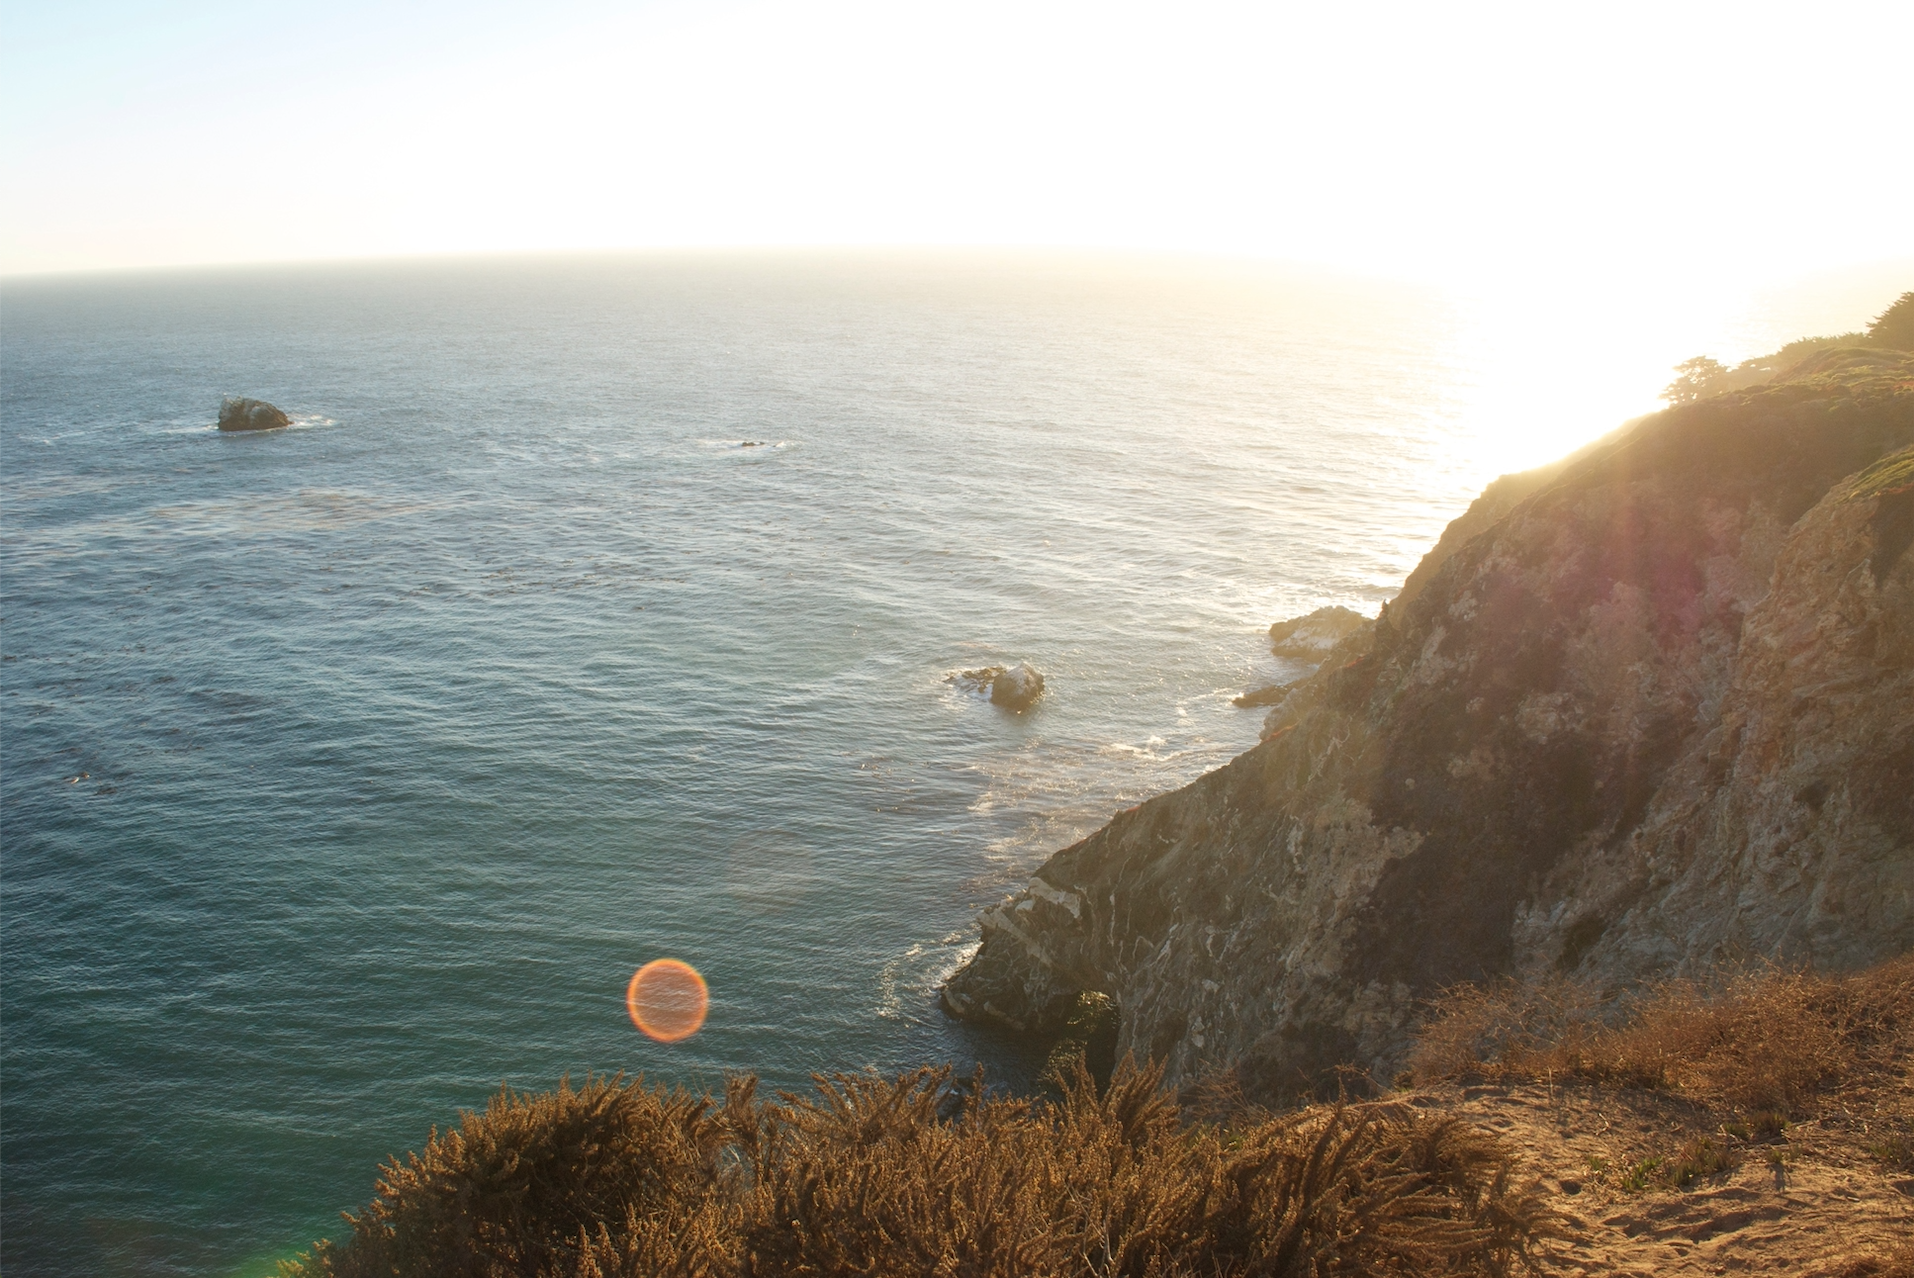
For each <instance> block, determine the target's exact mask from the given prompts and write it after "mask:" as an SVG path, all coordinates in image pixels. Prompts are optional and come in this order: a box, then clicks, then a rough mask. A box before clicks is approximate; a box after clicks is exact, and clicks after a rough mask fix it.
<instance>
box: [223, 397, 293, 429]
mask: <svg viewBox="0 0 1914 1278" xmlns="http://www.w3.org/2000/svg"><path fill="white" fill-rule="evenodd" d="M290 425H292V418H290V417H288V416H286V415H285V414H284V413H282V412H280V411H279V410H278V409H277V408H274V407H273V406H272V405H271V404H268V403H267V402H266V401H265V400H263V399H232V398H227V399H223V400H221V401H220V404H219V428H220V429H221V430H278V429H279V428H281V427H282V426H290Z"/></svg>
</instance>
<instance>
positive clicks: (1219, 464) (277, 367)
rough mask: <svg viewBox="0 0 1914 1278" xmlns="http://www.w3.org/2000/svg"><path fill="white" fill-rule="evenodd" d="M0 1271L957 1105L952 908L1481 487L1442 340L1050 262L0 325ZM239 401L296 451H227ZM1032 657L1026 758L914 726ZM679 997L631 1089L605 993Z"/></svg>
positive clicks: (1358, 592) (251, 1235)
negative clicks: (521, 1164)
mask: <svg viewBox="0 0 1914 1278" xmlns="http://www.w3.org/2000/svg"><path fill="white" fill-rule="evenodd" d="M4 308H5V309H4V328H3V330H0V332H3V334H4V341H3V347H4V421H3V423H0V450H3V453H0V460H3V461H4V468H3V469H4V486H3V487H0V502H3V505H0V521H3V522H0V574H3V575H0V587H3V589H4V615H3V617H0V733H3V735H0V787H3V788H0V798H3V800H4V810H3V812H0V838H3V839H4V851H3V855H4V861H3V862H0V951H3V953H0V979H3V980H4V1035H3V1038H0V1049H3V1050H4V1089H5V1090H4V1104H5V1108H4V1128H3V1130H4V1151H3V1162H4V1235H3V1236H4V1243H3V1245H4V1248H5V1257H4V1264H5V1269H6V1272H7V1273H8V1274H9V1275H18V1276H21V1278H25V1276H26V1275H40V1274H52V1275H109V1274H132V1275H148V1274H155V1275H157V1274H196V1275H219V1274H237V1273H244V1274H259V1273H266V1272H270V1270H271V1264H272V1260H273V1258H274V1257H276V1256H283V1255H287V1254H290V1253H291V1252H292V1251H293V1250H294V1249H295V1248H297V1247H299V1246H301V1245H304V1244H306V1243H308V1242H310V1241H311V1240H312V1239H313V1238H315V1237H319V1236H324V1235H327V1234H332V1233H336V1232H337V1230H338V1226H339V1221H338V1215H337V1213H338V1212H339V1211H340V1210H342V1209H347V1208H352V1207H355V1206H357V1205H359V1204H362V1203H363V1202H364V1201H365V1200H366V1198H367V1197H368V1196H369V1194H370V1192H371V1189H372V1182H373V1176H374V1172H375V1168H376V1165H377V1163H378V1161H379V1160H380V1159H382V1158H383V1157H385V1156H387V1155H389V1154H391V1153H394V1152H397V1151H401V1150H404V1149H406V1148H412V1147H416V1146H417V1145H418V1144H419V1143H420V1142H421V1141H422V1140H423V1139H424V1138H425V1136H426V1134H427V1131H428V1129H429V1128H430V1127H431V1126H432V1125H434V1124H438V1125H440V1126H443V1125H444V1124H446V1123H447V1122H449V1121H456V1114H457V1111H458V1110H459V1109H460V1108H461V1107H472V1106H482V1105H483V1104H484V1102H485V1100H486V1098H487V1097H488V1096H489V1095H490V1094H492V1093H493V1092H494V1091H495V1090H496V1089H497V1088H498V1087H499V1085H500V1084H501V1083H506V1084H510V1085H512V1086H514V1087H520V1088H546V1087H550V1086H552V1085H554V1084H556V1083H557V1082H558V1080H559V1079H560V1077H561V1076H563V1075H565V1074H566V1073H568V1072H569V1074H570V1075H571V1076H572V1078H573V1079H580V1078H583V1077H584V1076H585V1075H586V1074H587V1073H602V1072H618V1071H624V1072H626V1073H628V1074H639V1073H642V1074H644V1075H645V1076H646V1077H648V1078H655V1079H659V1080H664V1081H669V1082H674V1083H676V1082H682V1083H685V1084H688V1085H692V1086H698V1087H703V1086H708V1085H711V1084H713V1083H716V1082H718V1081H720V1080H721V1078H722V1076H723V1075H724V1073H725V1072H727V1071H734V1070H752V1071H757V1072H758V1073H760V1074H761V1075H762V1076H763V1077H764V1078H765V1079H766V1080H767V1082H768V1083H770V1084H772V1085H775V1086H778V1087H787V1088H796V1087H804V1086H807V1085H808V1084H807V1078H808V1076H809V1074H810V1073H811V1072H812V1071H831V1070H866V1069H875V1070H879V1071H891V1070H896V1069H899V1068H902V1067H905V1066H909V1065H913V1064H916V1063H920V1062H946V1061H950V1062H955V1063H956V1064H957V1065H958V1066H959V1067H960V1068H968V1067H969V1066H970V1065H972V1064H973V1063H976V1062H979V1061H981V1062H982V1063H983V1064H984V1065H985V1067H986V1069H987V1070H988V1071H989V1075H990V1077H992V1078H995V1079H997V1080H998V1081H1000V1082H1002V1083H1004V1084H1006V1085H1008V1086H1023V1085H1028V1083H1029V1081H1030V1077H1031V1072H1032V1069H1033V1061H1032V1060H1031V1059H1030V1057H1029V1054H1028V1049H1027V1048H1025V1047H1022V1046H1020V1045H1018V1044H1016V1043H1014V1042H1010V1041H1007V1040H1004V1039H1002V1038H999V1037H997V1036H994V1035H992V1034H989V1033H986V1032H982V1031H979V1030H976V1029H972V1028H969V1027H966V1026H964V1025H960V1024H957V1023H954V1022H952V1021H950V1020H949V1019H947V1018H946V1017H945V1016H944V1015H943V1014H942V1013H941V1012H940V1011H939V1010H938V1007H937V1005H936V988H937V985H938V982H939V981H940V980H941V978H943V977H944V976H945V975H946V974H947V973H949V972H950V971H951V970H952V969H953V968H954V966H955V965H956V964H957V963H959V962H960V961H961V960H962V958H963V957H964V956H965V955H966V954H967V953H968V952H969V949H970V947H972V946H974V945H975V943H976V931H975V927H974V924H973V923H972V917H973V914H974V912H975V911H976V909H977V908H978V907H979V906H980V905H983V904H987V903H990V902H992V901H994V900H996V899H997V898H998V897H999V896H1001V894H1003V893H1004V892H1005V891H1006V890H1008V889H1010V888H1011V887H1013V886H1014V885H1016V884H1017V883H1018V882H1019V881H1020V879H1021V878H1022V877H1023V876H1024V875H1027V874H1028V872H1029V871H1030V870H1031V869H1032V868H1034V866H1035V865H1036V864H1038V863H1039V862H1040V861H1041V860H1042V858H1043V857H1044V856H1045V855H1047V854H1048V853H1049V852H1051V851H1054V850H1055V849H1057V848H1059V847H1062V846H1064V845H1066V844H1068V843H1070V842H1071V841H1073V840H1075V839H1077V838H1079V837H1081V836H1082V835H1084V834H1086V833H1088V832H1089V831H1091V830H1092V829H1094V828H1095V827H1096V826H1097V825H1099V824H1101V823H1102V822H1103V821H1104V820H1106V819H1107V818H1108V817H1109V816H1110V815H1111V814H1112V813H1113V812H1114V811H1116V810H1117V809H1119V808H1122V807H1125V806H1127V805H1129V804H1132V803H1135V802H1137V801H1139V800H1140V799H1143V798H1145V797H1148V796H1150V795H1152V794H1156V793H1159V792H1161V791H1163V790H1166V789H1169V788H1172V787H1174V786H1177V785H1179V784H1181V783H1183V782H1186V781H1188V780H1190V779H1192V778H1194V777H1196V776H1197V775H1199V774H1201V773H1202V772H1204V771H1206V770H1208V769H1210V768H1213V767H1216V766H1217V765H1219V764H1221V763H1222V762H1224V761H1225V760H1226V759H1228V758H1229V757H1230V756H1232V755H1233V754H1235V753H1237V752H1239V751H1241V750H1243V749H1245V748H1247V747H1248V746H1250V745H1252V744H1253V743H1254V742H1255V740H1256V737H1257V729H1258V727H1259V720H1260V712H1258V711H1248V710H1240V709H1237V708H1235V707H1233V706H1232V705H1231V704H1230V699H1231V698H1232V697H1233V696H1235V695H1236V694H1238V693H1240V692H1241V691H1243V690H1244V689H1246V688H1249V687H1253V686H1257V685H1261V684H1266V683H1270V682H1273V681H1276V680H1280V679H1284V678H1288V677H1294V676H1295V675H1297V674H1299V673H1300V672H1301V671H1300V668H1299V667H1295V666H1290V665H1286V664H1285V663H1283V662H1282V661H1280V660H1278V659H1276V658H1274V657H1272V656H1271V655H1269V652H1268V645H1267V642H1266V640H1265V639H1264V637H1263V632H1264V630H1265V628H1266V627H1267V626H1268V625H1269V623H1270V622H1271V621H1274V620H1277V619H1279V618H1282V617H1285V616H1289V615H1294V614H1296V613H1298V612H1300V611H1304V610H1307V609H1310V608H1313V607H1316V606H1318V605H1321V604H1325V603H1340V604H1347V605H1349V606H1352V607H1355V608H1358V609H1361V610H1363V611H1365V612H1370V613H1373V612H1374V611H1375V609H1376V607H1377V606H1378V604H1379V603H1380V602H1381V601H1383V600H1384V599H1386V598H1387V597H1388V596H1389V595H1390V594H1391V593H1393V591H1394V590H1395V589H1396V588H1397V586H1398V585H1399V584H1400V582H1401V579H1402V577H1403V575H1404V574H1405V573H1406V572H1407V570H1408V569H1409V568H1410V567H1411V566H1412V565H1413V563H1414V560H1415V559H1416V557H1417V556H1418V555H1419V554H1420V553H1421V552H1422V551H1423V550H1425V549H1426V548H1427V547H1428V546H1429V545H1430V544H1431V543H1432V542H1433V541H1434V540H1435V538H1436V536H1437V535H1438V534H1439V532H1440V531H1441V528H1442V526H1443V524H1444V523H1445V522H1446V521H1447V520H1448V519H1450V518H1452V517H1453V516H1454V515H1456V514H1457V513H1459V512H1460V510H1461V509H1462V508H1463V507H1464V506H1465V505H1466V504H1467V502H1468V500H1469V499H1470V497H1471V496H1472V495H1473V494H1474V492H1475V491H1476V490H1477V489H1478V488H1479V486H1480V485H1481V483H1482V482H1483V481H1484V480H1485V479H1487V478H1489V477H1491V476H1492V475H1493V474H1495V473H1496V472H1497V470H1498V469H1501V468H1503V467H1499V466H1498V461H1499V459H1498V458H1497V457H1495V456H1493V455H1491V454H1490V452H1489V450H1486V449H1485V448H1484V447H1482V446H1481V441H1480V439H1479V438H1478V436H1477V434H1475V433H1472V432H1473V431H1474V426H1473V424H1472V423H1471V421H1470V420H1469V416H1468V413H1467V412H1466V411H1465V403H1466V392H1467V385H1468V381H1469V378H1470V376H1471V373H1470V366H1469V363H1468V360H1467V358H1466V352H1464V351H1463V350H1462V346H1461V339H1460V337H1459V335H1458V334H1459V330H1458V321H1457V319H1456V315H1455V313H1454V311H1453V309H1452V308H1451V307H1450V306H1449V305H1448V304H1447V303H1445V302H1444V300H1443V299H1442V298H1441V297H1439V296H1437V295H1434V294H1429V293H1424V292H1418V291H1415V290H1407V289H1402V288H1385V287H1382V286H1377V285H1369V284H1361V283H1350V282H1339V281H1335V280H1325V279H1305V278H1295V277H1279V276H1270V277H1259V278H1255V279H1249V280H1240V279H1232V278H1227V277H1224V276H1222V275H1215V274H1212V275H1209V276H1204V277H1201V278H1185V277H1183V276H1180V275H1177V274H1176V273H1175V272H1173V271H1167V270H1144V269H1137V270H1132V271H1127V272H1125V271H1117V270H1111V269H1104V268H1103V267H1099V266H1096V265H1094V264H1083V263H1077V264H1063V265H1056V264H1049V263H1045V262H1043V261H1041V260H1038V259H1006V260H996V259H977V258H957V259H916V258H905V257H896V258H839V259H832V258H772V257H737V258H720V257H705V258H597V259H593V258H580V259H571V260H563V259H561V260H546V261H518V262H513V261H504V262H491V263H472V262H467V263H440V264H409V265H408V264H397V265H384V266H365V265H360V266H349V267H348V266H332V267H309V268H304V269H299V270H278V271H222V272H202V273H179V274H162V275H153V276H144V277H110V278H100V279H67V280H57V281H44V282H33V281H17V282H14V283H10V284H9V285H8V286H7V288H6V292H5V298H4ZM223 395H252V396H258V397H261V398H265V399H268V400H271V401H272V402H274V403H276V404H278V405H279V406H280V407H282V408H284V409H286V410H287V411H288V412H290V413H291V414H292V416H293V420H294V425H293V426H292V427H291V428H290V429H286V430H281V431H276V432H270V433H262V434H252V435H237V436H236V435H230V434H221V433H219V432H217V431H216V430H214V429H213V422H214V419H215V417H216V415H217V410H218V407H219V402H220V398H221V396H223ZM1015 661H1027V662H1029V663H1030V664H1032V665H1033V666H1035V667H1036V668H1037V669H1038V670H1040V671H1041V672H1042V673H1043V675H1044V677H1045V680H1046V689H1047V690H1046V692H1045V695H1044V698H1043V700H1042V701H1041V703H1040V704H1039V705H1038V707H1037V708H1036V709H1034V710H1032V711H1031V712H1029V713H1027V714H1023V715H1016V714H1011V713H1008V712H1006V711H1004V710H1003V709H1001V708H1000V707H997V706H993V705H991V704H990V703H989V702H988V701H986V700H985V699H983V698H982V697H980V696H978V695H976V694H975V693H974V692H972V691H970V690H968V689H967V688H965V687H964V686H963V685H962V684H961V683H954V682H952V681H951V679H950V676H951V675H953V674H954V673H956V672H960V671H962V670H965V669H975V668H979V667H985V666H989V665H999V664H1006V663H1010V662H1015ZM664 956H669V957H675V958H680V959H683V960H685V961H687V962H690V963H692V964H693V965H695V966H696V967H697V968H699V969H700V970H701V971H702V973H703V974H704V976H705V978H706V979H707V981H708V983H709V987H710V990H711V1009H710V1014H709V1019H708V1021H707V1023H706V1025H705V1027H704V1028H703V1030H702V1031H701V1032H700V1033H698V1034H697V1035H695V1036H694V1037H692V1038H691V1039H689V1040H686V1041H684V1042H681V1043H677V1044H670V1045H667V1044H661V1043H656V1042H652V1041H650V1040H649V1039H647V1038H645V1037H643V1036H642V1035H640V1034H639V1033H638V1032H637V1031H636V1030H635V1029H634V1028H633V1026H632V1024H631V1022H630V1021H629V1020H628V1019H627V1016H626V1012H625V1008H624V1003H623V995H624V990H625V985H626V982H627V980H628V979H629V977H630V975H631V973H632V972H633V971H634V970H635V969H636V968H637V967H638V966H639V965H640V964H642V963H645V962H647V961H649V960H651V959H653V958H658V957H664Z"/></svg>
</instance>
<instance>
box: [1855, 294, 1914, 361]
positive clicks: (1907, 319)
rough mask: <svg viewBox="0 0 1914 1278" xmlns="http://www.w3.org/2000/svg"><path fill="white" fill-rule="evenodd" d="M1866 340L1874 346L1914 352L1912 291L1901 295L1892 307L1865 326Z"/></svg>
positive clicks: (1913, 296)
mask: <svg viewBox="0 0 1914 1278" xmlns="http://www.w3.org/2000/svg"><path fill="white" fill-rule="evenodd" d="M1867 339H1868V341H1869V342H1870V343H1872V344H1873V345H1875V346H1886V347H1889V348H1891V349H1893V350H1897V351H1914V291H1911V292H1907V293H1903V294H1901V295H1900V297H1898V298H1896V299H1895V302H1894V305H1892V306H1890V307H1888V308H1887V309H1886V310H1884V311H1882V312H1881V313H1880V314H1879V315H1876V316H1875V317H1874V322H1873V323H1872V324H1869V325H1868V326H1867Z"/></svg>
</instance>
